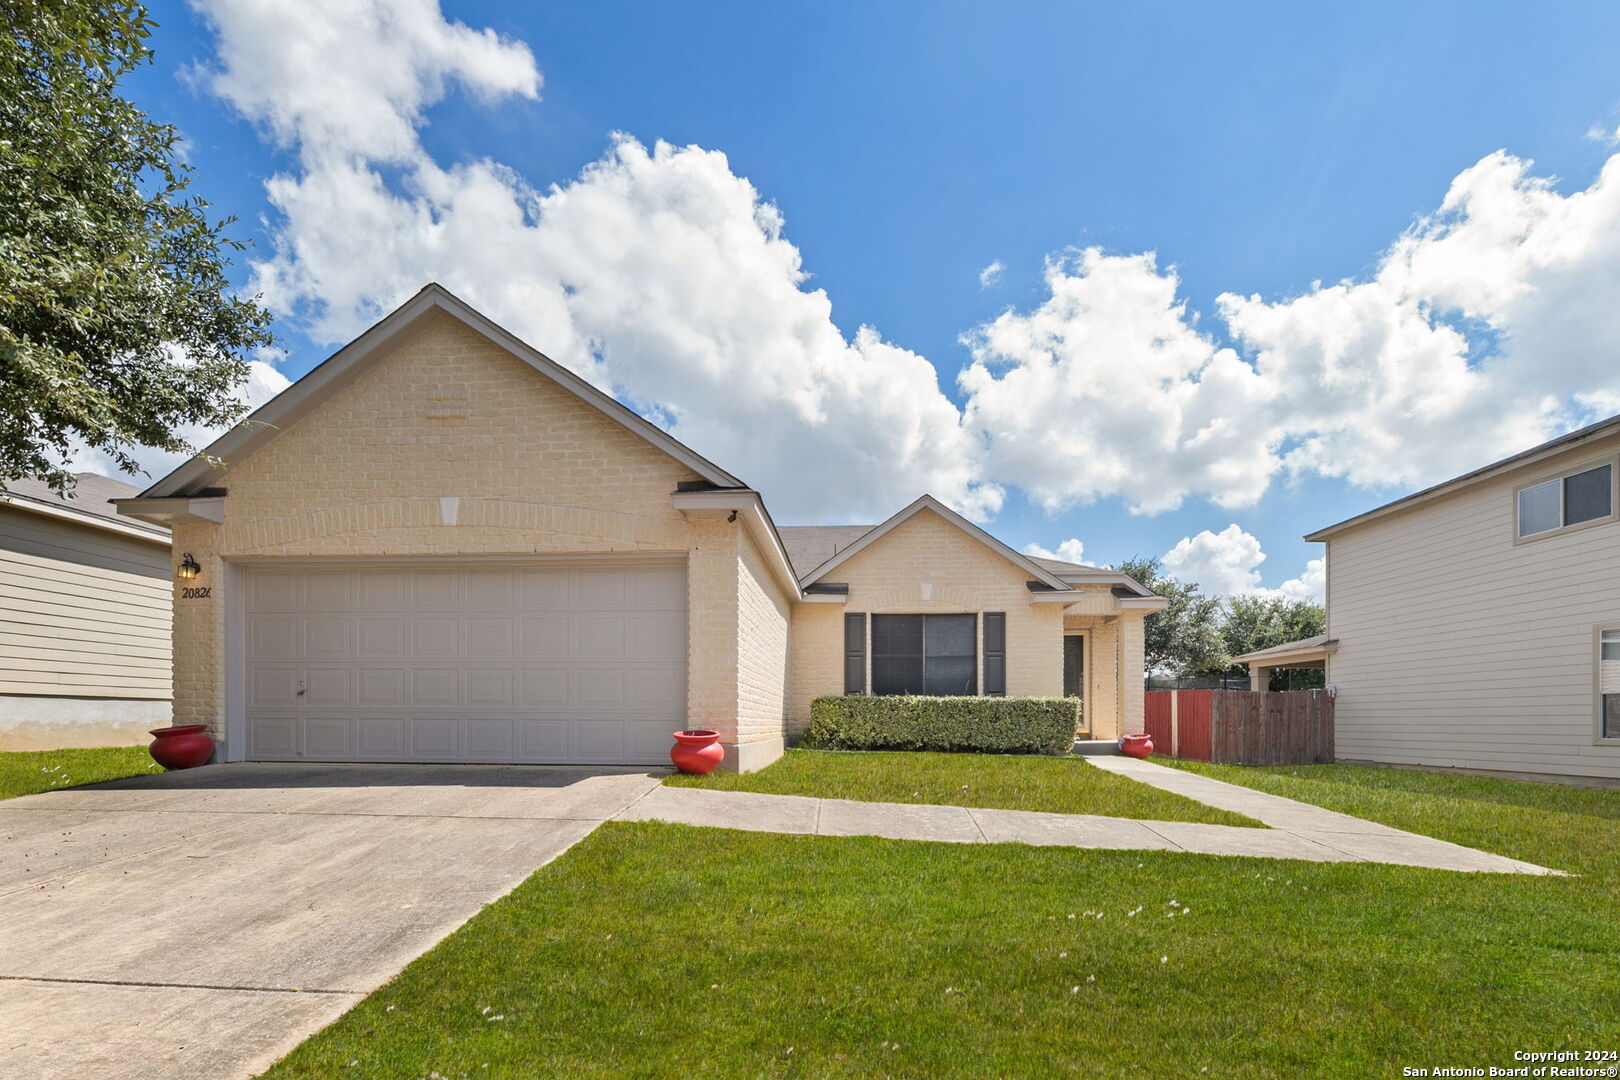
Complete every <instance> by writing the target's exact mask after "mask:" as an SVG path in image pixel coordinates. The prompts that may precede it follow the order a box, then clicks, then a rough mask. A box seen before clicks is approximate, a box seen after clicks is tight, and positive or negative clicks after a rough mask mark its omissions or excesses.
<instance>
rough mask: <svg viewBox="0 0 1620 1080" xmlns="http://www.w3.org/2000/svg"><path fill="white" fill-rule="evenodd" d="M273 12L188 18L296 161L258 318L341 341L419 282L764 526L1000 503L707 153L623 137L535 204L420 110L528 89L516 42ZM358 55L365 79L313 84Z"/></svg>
mask: <svg viewBox="0 0 1620 1080" xmlns="http://www.w3.org/2000/svg"><path fill="white" fill-rule="evenodd" d="M287 6H288V5H286V4H282V3H276V4H270V3H268V2H265V0H232V2H230V3H226V4H224V5H222V6H219V7H210V8H209V9H208V10H207V12H206V14H207V16H208V18H209V19H210V20H211V22H212V23H213V25H214V28H215V30H216V32H217V34H218V36H219V39H220V49H219V64H218V67H217V68H216V69H215V72H214V75H213V77H212V82H211V85H212V87H213V89H214V90H215V91H216V92H218V93H219V94H221V95H223V96H224V97H225V98H226V99H227V100H229V101H230V102H231V103H232V104H233V105H234V106H235V107H236V108H237V109H238V110H240V111H241V112H242V113H243V114H244V115H246V116H248V117H250V118H252V119H254V120H256V121H258V122H260V123H261V124H262V125H264V126H266V127H267V128H268V129H269V130H270V131H271V132H272V133H273V134H274V136H275V137H276V139H277V140H278V141H280V142H282V143H283V144H286V145H289V146H292V147H295V148H296V150H297V160H298V165H297V168H296V169H294V170H293V171H290V172H284V173H281V174H278V175H276V176H275V177H274V178H273V179H272V180H271V181H270V182H269V184H268V195H269V199H270V203H271V205H272V207H273V208H274V209H275V211H276V212H277V218H276V220H275V222H274V230H275V240H276V254H275V255H274V257H273V258H270V259H268V260H264V261H262V262H260V263H258V264H257V265H256V267H255V271H256V276H255V285H256V287H257V288H258V289H259V290H261V291H262V293H263V295H264V297H265V300H266V301H267V303H268V304H269V305H270V306H271V307H272V309H273V310H276V311H278V312H280V313H282V314H285V315H292V316H294V317H295V318H298V319H300V320H302V322H303V323H304V325H305V326H306V327H307V328H308V330H309V332H310V333H311V335H312V336H313V337H315V338H316V339H317V340H319V341H323V342H328V343H336V342H341V341H344V340H347V339H348V338H350V337H353V336H354V335H356V334H358V333H359V332H360V331H361V330H363V329H364V328H365V327H366V326H367V325H368V324H369V323H370V322H372V321H374V320H375V319H376V318H377V317H378V316H379V315H380V314H382V313H384V312H385V311H387V310H388V309H390V308H392V307H393V306H394V305H396V304H397V303H399V302H400V301H402V300H403V299H405V298H406V297H407V296H409V295H410V294H411V293H412V292H414V291H415V290H416V289H418V288H419V287H420V286H421V285H422V284H423V283H424V282H426V281H429V280H437V281H440V282H442V283H443V284H445V285H446V286H447V287H449V288H450V289H452V290H453V291H455V292H457V293H459V294H460V295H462V296H464V297H465V298H466V299H467V300H468V301H469V302H470V303H472V304H473V305H474V306H476V307H478V308H480V309H481V310H483V311H485V312H487V313H488V314H490V315H491V316H492V317H494V318H495V319H496V320H497V321H500V322H501V323H503V324H504V325H506V326H507V327H509V328H510V329H512V330H513V331H514V332H516V333H517V334H518V335H519V336H520V337H523V338H524V339H525V340H527V341H529V342H531V343H532V344H534V345H535V346H536V347H538V348H539V349H541V350H542V351H543V352H545V353H547V354H548V355H550V356H551V357H552V358H553V359H555V360H557V361H559V362H561V363H563V364H566V365H568V366H569V367H571V368H573V369H574V370H576V371H578V372H580V373H581V374H583V375H585V376H586V377H588V378H590V379H592V380H593V381H594V382H596V383H598V384H599V385H602V386H604V387H607V388H610V389H612V390H613V391H615V392H616V393H618V394H619V395H620V396H621V397H623V398H625V399H626V400H627V401H629V402H630V403H631V404H632V405H634V406H636V407H637V408H639V409H640V410H641V411H642V412H643V413H644V414H646V415H648V416H649V417H651V418H652V419H654V420H655V421H656V422H659V423H661V424H663V425H664V426H665V427H667V428H668V429H669V430H670V431H671V432H672V433H673V434H674V435H675V436H676V437H678V438H680V439H682V440H683V441H685V442H687V443H688V444H689V445H691V446H692V447H694V448H695V449H697V450H698V451H699V452H700V453H703V454H705V455H707V456H709V457H711V458H713V459H714V460H716V461H718V462H721V463H722V464H724V465H725V466H726V467H727V468H731V469H734V470H736V471H738V472H740V473H741V474H742V475H743V477H744V478H745V479H746V480H748V481H749V482H751V483H753V484H755V485H756V486H758V487H760V488H761V489H762V490H764V491H765V493H766V495H767V497H768V498H769V500H770V503H771V506H772V508H773V510H775V512H776V513H777V514H778V516H780V517H782V518H783V519H784V520H790V521H791V520H816V519H818V518H820V519H827V518H834V519H842V520H851V519H858V518H861V517H878V518H881V517H883V516H886V515H888V514H890V513H892V512H893V511H894V510H895V509H896V508H898V507H900V506H903V505H905V504H906V503H907V502H909V501H911V500H912V499H914V498H915V497H916V496H917V494H918V493H919V492H920V491H928V492H931V493H932V494H934V495H936V496H938V497H939V498H941V499H943V500H944V501H946V502H948V503H950V504H952V505H953V506H955V507H957V508H958V509H960V510H962V511H963V512H964V513H966V514H968V515H969V516H971V517H974V518H976V519H979V520H983V519H985V518H987V517H989V516H991V515H992V514H994V513H995V511H996V510H997V509H999V507H1000V504H1001V497H1002V495H1001V491H1000V489H999V488H998V487H996V486H995V485H993V484H989V483H986V482H984V481H983V479H982V476H981V473H980V470H979V468H978V458H979V456H980V452H979V447H978V446H977V444H976V442H975V440H974V438H973V436H972V434H971V433H970V432H968V431H967V430H966V429H965V428H964V426H963V425H962V423H961V414H960V412H959V411H958V410H957V408H956V406H955V405H953V404H952V403H951V401H950V399H949V398H947V397H946V396H945V395H944V393H942V392H941V390H940V388H939V382H938V377H937V375H936V373H935V370H934V367H933V365H931V364H930V363H929V362H928V361H927V360H926V359H924V358H923V357H922V356H920V355H918V354H917V353H915V352H912V351H910V350H908V349H905V348H902V347H900V346H897V345H894V344H892V343H890V342H887V341H885V340H883V338H882V336H881V335H880V334H879V333H878V332H877V331H876V330H875V329H872V328H870V327H862V328H860V329H859V330H858V331H857V332H856V333H855V334H854V336H853V337H852V338H846V337H845V336H844V335H843V334H842V333H841V332H840V331H839V329H838V327H837V326H836V325H835V324H834V323H833V321H832V317H831V304H830V303H829V301H828V298H827V295H826V293H825V292H824V291H822V290H820V289H812V288H809V287H808V286H807V283H806V282H807V277H808V275H807V274H806V272H805V271H804V269H803V267H802V265H801V261H800V256H799V251H798V249H797V248H796V247H795V246H794V245H793V244H792V243H791V242H789V241H788V240H787V239H786V238H785V236H784V235H783V220H782V215H781V214H780V213H779V212H778V211H777V209H776V208H775V207H774V206H772V205H771V204H770V203H768V202H766V201H765V200H764V199H762V198H761V196H760V194H759V192H758V191H756V190H755V189H754V187H753V185H752V184H750V183H749V182H748V181H747V180H746V179H744V178H742V177H739V176H737V175H735V174H734V173H733V172H732V171H731V168H730V164H729V162H728V161H727V159H726V156H725V155H724V154H722V153H719V152H717V151H713V150H704V149H701V148H698V147H690V146H688V147H677V146H672V145H669V144H667V143H662V142H660V143H657V144H655V145H653V146H651V147H649V146H645V145H643V144H642V143H640V142H638V141H636V140H635V139H632V138H629V137H628V136H623V135H619V136H615V137H614V138H613V139H612V142H611V145H610V147H609V149H608V151H607V153H606V154H605V155H604V156H603V157H602V158H601V159H600V160H598V161H596V162H594V163H592V164H590V165H588V166H587V167H586V168H585V169H584V170H583V171H582V172H581V173H580V174H579V175H578V176H577V177H575V178H574V179H572V180H570V181H568V182H566V183H562V184H558V185H554V186H552V187H550V188H548V189H546V190H543V191H542V190H536V189H533V188H531V187H530V186H529V185H528V184H527V183H526V182H525V181H524V180H523V178H522V177H520V176H518V175H517V174H515V173H514V172H512V171H511V170H510V169H507V168H505V167H503V166H501V165H499V164H498V163H496V162H493V161H489V160H476V161H468V162H459V163H454V164H449V165H443V164H441V163H439V162H438V161H435V160H434V159H433V158H432V157H431V156H430V155H429V154H428V153H427V152H426V150H425V149H424V148H423V146H422V145H421V142H420V139H419V137H418V132H419V129H420V127H421V125H422V123H423V122H424V120H423V111H424V110H425V109H426V108H427V107H428V106H430V105H432V104H433V103H434V102H435V101H437V100H439V98H440V97H442V96H443V95H444V94H445V93H446V92H448V90H449V89H450V88H451V86H452V85H462V86H466V87H468V88H470V89H473V90H475V91H477V92H479V93H481V94H482V95H484V96H485V97H487V98H489V99H491V100H495V99H499V98H501V97H503V96H505V97H518V98H523V97H531V96H533V95H534V94H535V93H536V92H537V90H538V86H539V74H538V72H536V71H535V70H534V67H533V60H532V57H531V56H530V54H529V52H528V50H527V48H526V47H525V46H523V45H522V44H521V43H517V42H511V41H505V40H502V39H498V38H496V37H495V36H494V35H492V34H489V33H487V32H485V33H475V32H473V31H471V30H468V29H467V28H466V27H464V26H461V25H460V24H455V23H449V22H446V21H445V19H444V17H443V16H442V14H440V12H439V11H438V9H437V7H436V6H434V5H432V4H422V3H418V4H415V5H413V6H411V7H409V8H408V9H407V13H406V14H407V17H406V18H405V20H404V23H405V25H403V26H401V25H397V24H398V23H399V22H400V19H399V17H398V16H397V15H396V14H395V13H393V12H392V10H391V9H385V8H383V7H382V6H381V5H373V4H347V5H339V7H338V8H337V9H336V11H335V12H333V11H328V10H327V9H326V8H325V7H316V6H314V5H305V4H299V5H293V6H295V7H297V8H298V9H299V10H300V11H302V10H303V9H304V8H305V7H308V8H309V9H310V10H309V14H310V17H309V18H303V17H298V18H289V17H286V14H285V13H286V9H287ZM268 12H279V13H281V14H280V16H279V17H270V16H269V15H268V14H267V13H268ZM355 51H359V52H362V53H365V54H366V55H365V57H364V59H362V60H361V61H360V69H361V71H362V72H378V73H381V74H379V77H378V78H377V79H376V80H372V79H370V78H365V77H362V78H351V77H350V75H349V74H347V73H345V74H342V75H340V76H335V78H336V79H337V81H336V82H335V83H333V82H332V79H333V78H334V76H332V75H330V74H329V72H331V71H332V70H333V69H337V68H342V67H343V66H344V63H343V61H344V58H346V57H349V56H351V55H352V53H353V52H355ZM289 57H290V58H291V59H289ZM261 66H268V67H270V68H271V69H272V71H271V72H270V73H269V74H266V73H265V72H263V71H261V70H259V68H260V67H261ZM338 99H341V100H338ZM328 102H332V104H331V105H330V106H329V105H328ZM350 108H352V109H354V110H356V112H357V114H358V115H360V116H364V117H372V118H373V119H372V120H366V121H364V122H363V123H362V122H360V121H356V123H357V124H360V126H362V127H364V130H357V129H356V127H355V125H353V124H351V123H350V122H349V113H348V112H347V110H348V109H350ZM385 166H386V167H388V169H387V170H386V171H389V172H392V173H395V174H397V177H398V178H397V179H394V180H390V179H389V178H387V177H385Z"/></svg>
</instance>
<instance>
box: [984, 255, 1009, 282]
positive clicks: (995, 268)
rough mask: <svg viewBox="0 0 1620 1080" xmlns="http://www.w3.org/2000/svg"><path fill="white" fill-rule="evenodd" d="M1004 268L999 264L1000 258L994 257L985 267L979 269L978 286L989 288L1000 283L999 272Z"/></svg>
mask: <svg viewBox="0 0 1620 1080" xmlns="http://www.w3.org/2000/svg"><path fill="white" fill-rule="evenodd" d="M1005 269H1006V267H1005V266H1002V265H1001V260H1000V259H996V260H995V261H993V262H992V263H991V264H990V265H989V266H987V267H985V268H984V269H983V270H980V271H979V288H981V289H991V288H994V287H995V286H997V285H1000V284H1001V272H1002V271H1003V270H1005Z"/></svg>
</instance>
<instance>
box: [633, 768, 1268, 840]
mask: <svg viewBox="0 0 1620 1080" xmlns="http://www.w3.org/2000/svg"><path fill="white" fill-rule="evenodd" d="M664 783H666V784H671V785H674V786H677V787H702V788H710V789H713V790H716V791H761V792H765V793H767V794H771V795H811V796H818V797H821V798H827V799H856V800H859V801H861V802H896V803H927V804H929V805H931V806H979V807H984V808H986V809H995V810H1041V811H1045V812H1047V813H1053V814H1101V815H1103V816H1105V817H1128V818H1145V819H1148V820H1152V821H1197V822H1204V823H1206V824H1211V825H1245V826H1256V827H1259V826H1260V823H1259V822H1258V821H1254V820H1252V819H1250V818H1247V817H1244V816H1242V815H1241V814H1233V813H1229V812H1228V811H1225V810H1217V809H1215V808H1214V807H1212V806H1205V805H1204V804H1203V803H1200V802H1195V801H1194V800H1192V799H1188V798H1184V797H1182V796H1180V795H1175V794H1172V793H1170V792H1168V791H1160V790H1159V789H1158V788H1152V787H1148V786H1147V785H1146V784H1139V783H1137V782H1136V781H1135V780H1129V779H1126V778H1125V777H1123V776H1116V775H1114V774H1113V773H1110V772H1104V771H1103V770H1102V769H1098V768H1094V767H1093V766H1090V765H1087V764H1086V763H1085V760H1084V759H1083V758H1080V757H1074V756H1065V757H1036V756H1032V755H1002V754H928V753H884V752H878V751H862V752H833V751H824V750H789V751H788V752H787V754H786V755H784V756H783V758H782V760H780V761H778V762H777V763H776V764H774V765H772V766H770V767H769V768H765V769H761V770H760V771H759V772H754V773H747V774H745V775H741V776H739V775H738V774H736V773H733V772H723V771H718V770H717V771H715V772H712V773H710V774H709V775H708V776H680V775H676V776H671V777H669V778H668V779H666V780H665V781H664Z"/></svg>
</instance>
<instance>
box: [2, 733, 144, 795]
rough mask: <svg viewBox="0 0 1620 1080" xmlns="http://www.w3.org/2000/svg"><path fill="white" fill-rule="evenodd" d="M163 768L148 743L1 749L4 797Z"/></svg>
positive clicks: (115, 778) (95, 782) (99, 781)
mask: <svg viewBox="0 0 1620 1080" xmlns="http://www.w3.org/2000/svg"><path fill="white" fill-rule="evenodd" d="M162 771H163V768H162V767H161V766H160V765H158V763H157V762H155V761H153V760H152V755H151V754H149V753H147V752H146V747H144V746H98V747H94V748H92V749H87V750H13V751H9V752H3V753H0V799H14V798H16V797H17V796H18V795H33V794H35V793H36V792H40V791H55V790H56V789H57V788H65V787H78V786H79V785H80V784H99V783H101V782H102V781H104V780H118V779H120V778H122V777H125V776H138V775H140V774H141V773H156V772H162Z"/></svg>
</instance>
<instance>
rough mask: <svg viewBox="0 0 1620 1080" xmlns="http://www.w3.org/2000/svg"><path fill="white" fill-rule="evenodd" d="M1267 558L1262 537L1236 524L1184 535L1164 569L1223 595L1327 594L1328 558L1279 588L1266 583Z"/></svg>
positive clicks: (1166, 555)
mask: <svg viewBox="0 0 1620 1080" xmlns="http://www.w3.org/2000/svg"><path fill="white" fill-rule="evenodd" d="M1265 561H1266V553H1265V552H1264V551H1263V550H1261V547H1260V541H1259V539H1257V538H1256V537H1255V536H1254V535H1253V534H1252V533H1249V532H1246V531H1245V530H1244V529H1242V528H1241V527H1239V526H1238V525H1236V524H1233V525H1228V526H1227V527H1226V528H1224V529H1222V530H1221V531H1220V532H1218V533H1217V532H1211V531H1210V530H1208V529H1205V530H1204V531H1202V532H1200V533H1198V534H1197V535H1196V536H1187V537H1183V538H1182V539H1181V540H1180V541H1179V542H1178V543H1177V544H1176V546H1175V547H1173V548H1171V549H1170V550H1169V551H1167V552H1165V553H1164V557H1163V563H1164V571H1165V573H1166V574H1169V575H1170V576H1171V577H1174V578H1179V579H1180V580H1182V581H1190V582H1196V583H1197V584H1198V587H1199V588H1200V589H1202V590H1203V591H1204V592H1206V593H1213V594H1216V595H1221V596H1234V595H1261V596H1284V597H1287V598H1289V599H1293V600H1311V601H1314V602H1316V603H1318V604H1320V603H1322V602H1323V601H1324V599H1325V597H1326V594H1327V561H1326V560H1325V559H1321V558H1317V559H1312V560H1310V561H1309V562H1307V563H1306V564H1305V570H1304V572H1303V573H1301V574H1300V576H1299V577H1296V578H1290V579H1288V580H1287V581H1285V582H1283V583H1282V584H1281V585H1279V586H1278V587H1276V588H1275V589H1268V588H1265V587H1263V586H1262V585H1261V584H1260V582H1261V575H1260V564H1261V563H1263V562H1265Z"/></svg>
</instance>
